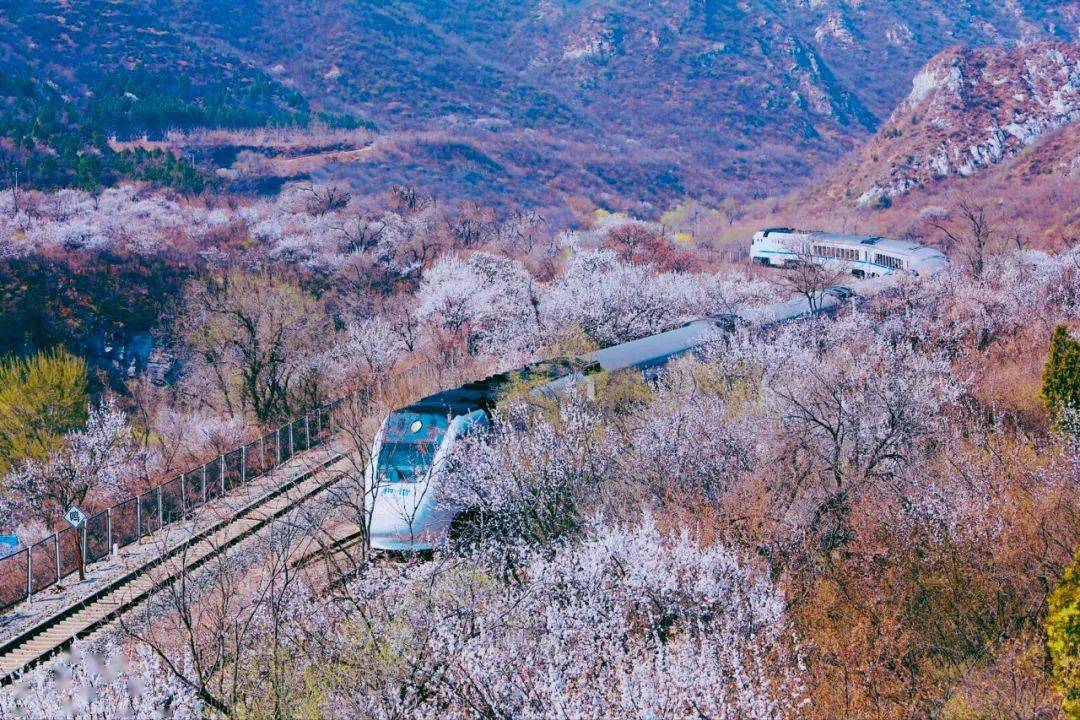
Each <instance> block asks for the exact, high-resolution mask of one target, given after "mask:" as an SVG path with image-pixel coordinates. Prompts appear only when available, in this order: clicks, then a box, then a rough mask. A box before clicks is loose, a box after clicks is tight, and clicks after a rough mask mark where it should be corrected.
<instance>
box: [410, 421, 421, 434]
mask: <svg viewBox="0 0 1080 720" xmlns="http://www.w3.org/2000/svg"><path fill="white" fill-rule="evenodd" d="M423 426H424V423H423V422H421V421H420V420H413V424H412V425H410V426H409V432H414V433H418V432H420V428H422V427H423Z"/></svg>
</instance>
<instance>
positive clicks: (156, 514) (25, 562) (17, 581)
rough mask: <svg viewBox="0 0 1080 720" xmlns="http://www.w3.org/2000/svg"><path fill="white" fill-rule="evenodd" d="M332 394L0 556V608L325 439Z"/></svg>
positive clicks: (332, 408) (180, 517)
mask: <svg viewBox="0 0 1080 720" xmlns="http://www.w3.org/2000/svg"><path fill="white" fill-rule="evenodd" d="M341 402H342V401H341V400H334V401H332V402H330V403H327V404H326V405H323V406H321V407H319V408H317V409H315V410H313V411H311V412H310V413H308V414H306V415H304V416H303V417H300V418H298V419H296V420H294V421H292V422H290V423H287V424H285V425H283V426H281V427H280V428H278V429H277V430H273V431H271V432H269V433H267V434H266V435H263V436H262V437H260V438H256V439H255V440H252V441H251V442H249V443H247V444H246V445H242V446H241V447H238V448H236V449H234V450H230V451H229V452H227V453H224V454H222V455H219V456H218V457H216V458H214V459H213V460H210V461H209V462H207V463H204V464H203V465H200V466H199V467H197V468H194V469H192V470H188V471H187V472H184V473H180V474H179V475H177V476H176V477H174V478H170V479H169V480H166V481H165V482H163V483H161V484H160V485H156V486H154V487H152V488H150V489H149V490H147V491H146V492H143V493H139V494H138V495H136V496H135V497H131V498H127V499H125V500H123V501H122V502H119V503H117V504H116V505H113V506H111V507H108V508H105V509H104V510H101V511H100V512H97V513H95V514H93V515H91V516H89V517H88V518H87V519H86V522H84V523H83V524H82V525H81V526H80V527H79V528H73V527H69V528H64V529H63V530H61V531H59V532H56V533H53V534H52V535H50V536H48V537H45V538H43V539H41V540H39V541H37V542H36V543H34V544H33V545H30V546H29V547H25V548H22V549H21V550H19V551H18V552H16V553H14V554H12V555H8V556H7V557H4V558H0V612H2V611H5V610H7V609H8V608H10V607H12V606H13V605H16V604H18V603H20V602H22V601H23V600H27V599H28V598H30V597H31V596H32V595H33V594H34V593H38V592H41V591H42V590H44V589H46V588H48V587H51V586H52V585H55V584H57V583H58V582H60V580H61V579H62V578H64V577H66V576H68V575H70V574H72V573H74V572H76V571H77V570H78V569H79V565H80V563H81V564H82V566H83V567H84V568H85V567H86V566H87V565H89V564H91V563H94V562H97V561H99V560H103V559H105V558H107V557H109V556H110V555H111V554H112V553H113V552H115V551H116V550H118V549H119V548H122V547H125V546H127V545H131V544H132V543H137V542H139V541H140V540H141V539H142V538H143V537H145V536H147V535H150V534H152V533H155V532H157V531H158V530H161V529H162V528H163V527H165V526H166V525H169V524H170V523H175V522H177V521H178V520H183V519H185V518H187V517H190V516H191V513H192V512H193V511H194V510H196V509H197V508H199V507H202V506H203V505H205V504H206V503H208V502H210V501H211V500H214V499H215V498H219V497H221V496H222V495H224V494H225V493H227V492H229V491H231V490H234V489H236V488H238V487H241V486H242V485H244V484H246V483H248V482H250V481H252V480H254V479H255V478H257V477H259V476H261V475H264V474H266V473H267V472H270V471H271V470H274V469H276V468H278V467H279V466H281V465H282V464H283V463H285V462H286V461H287V460H288V459H289V458H291V457H292V456H293V455H295V454H296V453H299V452H303V451H304V450H307V449H309V448H313V447H316V446H318V445H320V444H322V443H323V442H325V441H326V440H327V439H328V438H329V437H330V435H331V434H332V433H333V430H334V429H335V427H336V424H335V422H334V412H335V410H337V408H338V407H339V406H340V404H341Z"/></svg>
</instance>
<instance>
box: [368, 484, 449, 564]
mask: <svg viewBox="0 0 1080 720" xmlns="http://www.w3.org/2000/svg"><path fill="white" fill-rule="evenodd" d="M449 525H450V518H449V517H447V513H446V512H445V511H444V510H442V509H440V508H439V507H438V505H437V504H436V503H434V502H431V501H430V500H426V499H424V498H420V499H417V498H415V497H413V496H412V494H411V493H410V494H404V493H402V494H391V493H387V494H385V495H384V494H380V495H378V496H377V497H376V499H375V506H374V508H373V509H372V513H371V547H372V548H374V549H376V550H406V551H408V550H431V549H433V548H434V547H435V546H437V545H439V544H440V543H441V542H442V540H443V538H444V537H445V536H446V532H447V529H448V528H449Z"/></svg>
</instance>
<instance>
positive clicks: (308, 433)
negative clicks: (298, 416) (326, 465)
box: [304, 415, 311, 450]
mask: <svg viewBox="0 0 1080 720" xmlns="http://www.w3.org/2000/svg"><path fill="white" fill-rule="evenodd" d="M304 437H305V438H306V439H307V442H306V443H304V446H305V447H306V448H307V449H309V450H310V449H311V416H310V415H305V416H304Z"/></svg>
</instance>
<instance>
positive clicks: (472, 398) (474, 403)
mask: <svg viewBox="0 0 1080 720" xmlns="http://www.w3.org/2000/svg"><path fill="white" fill-rule="evenodd" d="M582 364H583V363H582V361H580V360H576V361H575V360H573V359H569V358H558V359H555V360H543V361H541V362H536V363H532V364H531V365H526V366H525V367H523V368H520V369H518V370H512V371H510V372H505V373H498V374H496V375H491V376H489V377H486V378H484V379H483V380H477V381H475V382H470V383H465V384H464V385H462V386H460V387H456V388H452V389H450V390H443V391H442V392H437V393H435V394H433V395H428V396H427V397H423V398H420V399H419V400H417V401H416V402H414V403H412V404H410V405H406V406H405V407H403V408H401V409H402V410H407V411H410V412H417V413H431V412H439V413H442V412H446V413H449V414H450V415H453V416H455V417H456V416H458V415H467V414H468V413H471V412H474V411H476V410H488V409H491V408H492V407H494V406H495V404H496V403H497V402H498V401H499V398H500V397H501V396H502V394H503V392H505V390H506V388H507V387H508V386H509V385H511V384H512V383H514V382H522V381H524V382H536V381H538V380H539V381H548V382H550V381H553V380H557V379H558V378H561V377H564V376H567V375H572V374H573V373H574V372H575V369H576V368H577V367H578V366H580V365H582ZM584 364H586V365H587V362H586V363H584Z"/></svg>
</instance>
